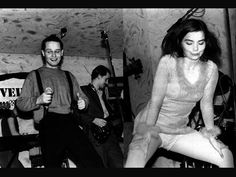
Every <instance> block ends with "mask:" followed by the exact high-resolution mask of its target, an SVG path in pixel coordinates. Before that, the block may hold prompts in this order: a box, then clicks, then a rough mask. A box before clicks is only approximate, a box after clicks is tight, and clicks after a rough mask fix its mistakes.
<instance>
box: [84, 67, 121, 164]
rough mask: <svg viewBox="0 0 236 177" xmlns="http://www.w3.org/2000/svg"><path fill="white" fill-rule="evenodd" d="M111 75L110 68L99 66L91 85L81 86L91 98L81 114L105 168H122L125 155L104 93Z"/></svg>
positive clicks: (93, 75) (93, 73) (85, 127)
mask: <svg viewBox="0 0 236 177" xmlns="http://www.w3.org/2000/svg"><path fill="white" fill-rule="evenodd" d="M110 75H111V73H110V70H109V69H108V68H106V67H105V66H103V65H99V66H97V67H96V68H95V69H94V70H93V71H92V74H91V83H90V84H88V85H84V86H81V89H82V91H83V92H84V93H85V95H86V96H87V97H88V98H89V106H88V108H87V109H86V110H84V111H82V113H81V124H82V127H83V130H84V131H85V132H86V134H87V136H88V137H89V139H90V141H91V143H92V144H93V146H94V148H95V149H96V151H97V152H98V154H99V155H100V156H101V158H102V160H103V163H104V165H105V167H107V168H122V167H123V154H122V151H121V148H120V146H119V143H118V137H116V135H115V132H114V127H113V125H112V123H111V121H110V120H111V119H112V116H113V114H114V112H113V111H112V108H111V106H109V104H108V102H107V100H106V98H105V93H104V89H105V87H106V85H107V84H108V79H109V77H110Z"/></svg>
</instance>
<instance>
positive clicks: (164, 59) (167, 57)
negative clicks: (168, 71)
mask: <svg viewBox="0 0 236 177" xmlns="http://www.w3.org/2000/svg"><path fill="white" fill-rule="evenodd" d="M160 62H163V63H166V64H168V65H173V63H175V62H176V58H175V57H173V56H172V55H169V54H168V55H164V56H162V57H161V58H160Z"/></svg>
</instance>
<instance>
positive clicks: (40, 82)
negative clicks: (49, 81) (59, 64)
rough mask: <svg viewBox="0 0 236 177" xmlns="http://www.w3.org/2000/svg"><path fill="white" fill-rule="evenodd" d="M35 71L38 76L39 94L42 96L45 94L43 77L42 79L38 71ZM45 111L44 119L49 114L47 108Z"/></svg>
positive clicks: (44, 108)
mask: <svg viewBox="0 0 236 177" xmlns="http://www.w3.org/2000/svg"><path fill="white" fill-rule="evenodd" d="M34 71H35V74H36V80H37V84H38V89H39V94H40V95H41V94H42V93H43V92H44V91H43V84H42V81H41V77H40V74H39V71H38V70H37V69H36V70H34ZM43 110H44V114H43V117H44V116H45V115H46V113H47V109H46V107H45V106H43Z"/></svg>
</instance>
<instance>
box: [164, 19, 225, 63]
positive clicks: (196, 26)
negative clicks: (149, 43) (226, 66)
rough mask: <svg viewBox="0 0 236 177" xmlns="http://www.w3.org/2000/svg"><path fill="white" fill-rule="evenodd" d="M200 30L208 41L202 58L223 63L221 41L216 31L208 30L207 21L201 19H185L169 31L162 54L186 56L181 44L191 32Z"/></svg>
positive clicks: (202, 59)
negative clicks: (215, 33) (221, 59)
mask: <svg viewBox="0 0 236 177" xmlns="http://www.w3.org/2000/svg"><path fill="white" fill-rule="evenodd" d="M198 31H202V32H203V33H204V35H205V42H206V48H205V50H204V53H203V55H202V56H201V57H200V60H201V61H208V60H212V61H213V62H214V63H216V64H217V65H218V66H219V65H220V64H221V62H220V56H221V48H220V45H219V41H218V39H217V38H216V36H215V35H214V33H212V32H211V31H209V30H208V28H207V25H206V24H205V22H203V21H202V20H199V19H187V20H185V21H183V22H182V23H181V24H180V25H179V26H177V27H175V28H174V29H172V30H171V31H169V32H168V33H167V35H166V36H165V37H164V39H163V41H162V44H161V48H162V56H163V55H167V54H170V55H172V56H176V57H184V54H183V49H182V45H181V42H182V40H183V38H184V37H185V36H186V34H187V33H189V32H198Z"/></svg>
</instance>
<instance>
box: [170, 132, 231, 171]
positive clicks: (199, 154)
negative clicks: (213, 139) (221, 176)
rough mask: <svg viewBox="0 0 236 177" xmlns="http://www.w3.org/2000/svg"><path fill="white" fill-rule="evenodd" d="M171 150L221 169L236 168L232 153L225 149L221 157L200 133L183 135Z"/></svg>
mask: <svg viewBox="0 0 236 177" xmlns="http://www.w3.org/2000/svg"><path fill="white" fill-rule="evenodd" d="M170 150H171V151H174V152H178V153H181V154H184V155H186V156H189V157H192V158H195V159H198V160H202V161H206V162H209V163H212V164H215V165H217V166H219V167H225V168H233V167H234V161H233V155H232V152H231V151H230V150H229V149H228V148H227V147H225V148H223V149H222V153H223V157H221V156H220V154H219V153H218V152H217V151H216V150H215V149H214V147H213V146H212V145H211V144H210V142H209V140H208V139H207V138H205V137H203V136H202V135H201V133H199V132H195V133H190V134H186V135H183V136H182V137H181V138H179V139H178V140H177V142H176V143H175V144H174V145H173V146H172V148H171V149H170Z"/></svg>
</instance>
